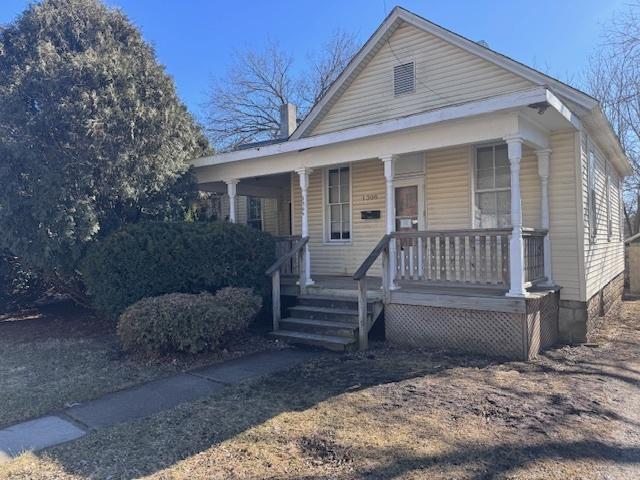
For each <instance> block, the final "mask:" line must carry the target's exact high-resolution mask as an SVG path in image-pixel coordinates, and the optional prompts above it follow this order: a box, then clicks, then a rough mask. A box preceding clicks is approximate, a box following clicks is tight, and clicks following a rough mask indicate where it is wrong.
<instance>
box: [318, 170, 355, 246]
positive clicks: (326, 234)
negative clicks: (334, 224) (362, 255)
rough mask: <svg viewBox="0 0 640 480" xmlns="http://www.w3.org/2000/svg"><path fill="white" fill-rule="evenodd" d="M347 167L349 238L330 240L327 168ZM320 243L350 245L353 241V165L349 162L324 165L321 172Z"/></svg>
mask: <svg viewBox="0 0 640 480" xmlns="http://www.w3.org/2000/svg"><path fill="white" fill-rule="evenodd" d="M342 167H349V229H350V231H349V239H348V240H343V239H340V240H332V239H331V235H330V232H331V228H330V226H329V225H328V223H329V214H328V212H327V207H328V206H329V199H328V198H327V190H328V188H329V170H335V169H336V168H342ZM322 243H323V244H324V245H351V244H352V243H353V165H352V164H351V163H342V164H338V165H331V166H328V167H325V168H324V170H323V172H322Z"/></svg>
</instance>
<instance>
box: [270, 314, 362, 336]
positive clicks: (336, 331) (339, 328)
mask: <svg viewBox="0 0 640 480" xmlns="http://www.w3.org/2000/svg"><path fill="white" fill-rule="evenodd" d="M280 328H281V329H283V330H288V331H292V332H307V333H317V334H320V335H330V336H334V337H346V338H354V339H355V338H357V336H358V325H357V324H354V323H353V322H334V321H329V320H314V319H310V318H293V317H290V318H284V319H282V320H280Z"/></svg>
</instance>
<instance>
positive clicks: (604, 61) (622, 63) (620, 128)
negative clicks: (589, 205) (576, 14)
mask: <svg viewBox="0 0 640 480" xmlns="http://www.w3.org/2000/svg"><path fill="white" fill-rule="evenodd" d="M586 86H587V89H588V90H589V92H590V93H591V95H593V96H594V97H595V98H597V99H598V100H599V101H600V103H601V105H602V109H603V111H604V113H605V115H606V116H607V117H608V118H609V121H610V122H611V125H612V126H613V129H614V131H615V133H616V134H617V135H618V138H619V139H620V143H621V145H622V148H623V149H624V151H625V153H626V155H627V156H628V157H629V160H630V161H631V164H632V166H633V171H634V173H633V175H631V176H630V177H627V179H626V180H625V185H624V200H625V205H624V215H625V223H626V226H627V229H628V232H627V233H629V234H636V233H638V231H639V230H640V210H639V209H640V3H638V2H635V3H632V4H630V5H628V6H627V8H626V10H624V11H622V12H620V13H619V14H617V15H616V16H615V17H614V18H613V19H612V20H611V21H610V22H609V24H608V25H607V26H606V27H605V32H604V40H603V43H602V45H601V47H600V49H599V51H598V52H596V53H595V54H594V55H593V56H592V58H591V61H590V65H589V69H588V71H587V75H586Z"/></svg>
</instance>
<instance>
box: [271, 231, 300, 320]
mask: <svg viewBox="0 0 640 480" xmlns="http://www.w3.org/2000/svg"><path fill="white" fill-rule="evenodd" d="M280 238H282V237H280ZM287 241H291V243H290V244H289V245H291V246H290V248H289V250H287V251H286V252H284V253H283V254H282V255H278V256H277V260H276V261H275V263H274V264H273V265H271V267H269V269H268V270H267V271H266V272H265V274H266V275H267V276H270V277H271V295H272V308H273V330H274V331H277V330H279V329H280V319H281V318H282V311H281V308H280V276H281V274H282V273H283V272H285V271H291V270H290V269H292V268H293V265H296V270H297V274H298V276H299V280H298V284H299V285H300V289H301V291H302V288H303V285H304V280H305V272H304V262H303V261H302V255H303V254H304V247H305V245H306V244H307V242H308V241H309V237H302V238H300V237H289V240H287ZM278 244H279V243H278V242H277V241H276V248H278ZM292 262H295V264H294V263H292Z"/></svg>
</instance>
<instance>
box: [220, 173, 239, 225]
mask: <svg viewBox="0 0 640 480" xmlns="http://www.w3.org/2000/svg"><path fill="white" fill-rule="evenodd" d="M238 182H239V180H238V179H236V178H232V179H229V180H225V181H224V183H226V184H227V195H229V221H230V222H231V223H236V185H238Z"/></svg>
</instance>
